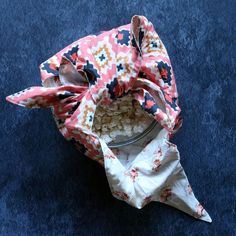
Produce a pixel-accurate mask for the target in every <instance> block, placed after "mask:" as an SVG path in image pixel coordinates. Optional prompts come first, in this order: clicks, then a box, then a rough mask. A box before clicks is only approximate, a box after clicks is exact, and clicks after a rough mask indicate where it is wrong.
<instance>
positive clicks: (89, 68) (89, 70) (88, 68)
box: [84, 61, 100, 85]
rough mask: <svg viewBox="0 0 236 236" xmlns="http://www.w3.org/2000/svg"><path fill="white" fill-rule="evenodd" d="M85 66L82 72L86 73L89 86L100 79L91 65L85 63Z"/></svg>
mask: <svg viewBox="0 0 236 236" xmlns="http://www.w3.org/2000/svg"><path fill="white" fill-rule="evenodd" d="M86 63H87V64H86V65H84V71H85V72H87V75H88V79H89V84H91V85H94V84H95V83H96V81H97V78H100V75H99V74H98V71H97V70H96V69H95V68H94V67H93V64H91V63H89V61H86Z"/></svg>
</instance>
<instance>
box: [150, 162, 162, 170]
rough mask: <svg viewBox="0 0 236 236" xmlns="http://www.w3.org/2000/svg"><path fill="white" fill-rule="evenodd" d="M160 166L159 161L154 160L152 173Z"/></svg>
mask: <svg viewBox="0 0 236 236" xmlns="http://www.w3.org/2000/svg"><path fill="white" fill-rule="evenodd" d="M160 166H161V161H160V160H159V159H156V160H154V162H153V167H152V170H153V171H158V169H159V167H160Z"/></svg>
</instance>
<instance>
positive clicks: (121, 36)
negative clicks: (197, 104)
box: [116, 30, 130, 46]
mask: <svg viewBox="0 0 236 236" xmlns="http://www.w3.org/2000/svg"><path fill="white" fill-rule="evenodd" d="M116 38H117V43H119V44H121V45H124V44H125V45H127V46H128V45H129V41H130V32H129V30H121V31H118V34H117V35H116Z"/></svg>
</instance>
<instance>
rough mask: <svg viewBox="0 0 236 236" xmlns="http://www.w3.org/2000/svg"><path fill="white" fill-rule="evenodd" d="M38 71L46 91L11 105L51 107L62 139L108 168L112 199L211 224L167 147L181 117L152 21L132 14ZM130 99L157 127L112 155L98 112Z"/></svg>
mask: <svg viewBox="0 0 236 236" xmlns="http://www.w3.org/2000/svg"><path fill="white" fill-rule="evenodd" d="M40 72H41V79H42V85H43V86H42V87H40V86H38V87H31V88H28V89H25V90H23V91H21V92H18V93H15V94H13V95H10V96H8V97H7V100H8V101H9V102H12V103H15V104H18V105H21V106H25V107H28V108H35V107H39V108H44V107H50V108H51V109H52V112H53V115H54V118H55V120H56V123H57V126H58V128H59V130H60V132H61V133H62V134H63V136H64V137H65V138H66V139H67V140H71V141H73V142H74V143H75V144H76V146H77V147H78V149H79V150H80V151H81V152H83V153H84V154H85V155H86V156H88V157H90V158H92V159H93V160H96V161H98V162H99V163H100V164H101V165H102V166H104V169H105V171H106V175H107V179H108V182H109V186H110V189H111V192H112V194H113V196H114V197H116V198H118V199H120V200H124V201H126V202H127V203H129V204H130V205H132V206H134V207H137V208H142V207H144V206H145V205H146V204H147V203H149V202H151V201H159V202H163V203H165V204H168V205H171V206H173V207H176V208H177V209H180V210H182V211H184V212H186V213H188V214H190V215H192V216H194V217H195V218H198V219H201V220H204V221H207V222H211V218H210V216H209V215H208V213H207V212H206V210H204V208H203V207H202V205H201V204H200V203H199V202H198V200H197V199H196V198H195V196H194V194H193V191H192V189H191V187H190V185H189V182H188V179H187V177H186V175H185V172H184V170H183V168H182V166H181V164H180V161H179V160H180V157H179V152H178V150H177V147H176V145H174V144H172V143H170V142H169V138H170V137H171V136H172V135H173V134H174V133H175V132H176V131H177V130H178V128H179V127H180V126H181V124H182V119H181V117H180V107H179V105H178V93H177V89H176V83H175V77H174V73H173V70H172V66H171V63H170V59H169V56H168V54H167V51H166V49H165V46H164V44H163V43H162V41H161V39H160V38H159V36H158V34H157V33H156V31H155V29H154V27H153V25H152V23H151V22H149V21H148V20H147V19H146V18H145V17H144V16H133V18H132V21H131V23H130V24H127V25H124V26H121V27H118V28H115V29H112V30H110V31H106V32H100V33H99V34H97V35H89V36H87V37H84V38H81V39H79V40H77V41H76V42H74V43H72V44H71V45H69V46H68V47H66V48H64V49H63V50H62V51H60V52H58V53H57V54H55V55H54V56H52V57H51V58H49V59H48V60H47V61H45V62H44V63H42V64H41V65H40ZM85 78H86V79H85ZM129 93H131V94H132V95H133V96H134V98H135V99H136V100H137V101H138V102H139V103H140V106H141V107H142V108H143V109H144V110H145V111H146V112H148V113H150V114H151V115H152V116H153V118H154V119H155V120H156V121H157V122H158V124H159V128H158V129H155V131H156V133H154V134H152V136H147V137H145V139H143V140H142V141H141V142H139V143H135V144H133V145H129V146H127V147H123V148H120V149H111V148H109V147H108V145H107V144H106V143H105V142H104V140H102V139H100V138H99V137H98V136H97V135H96V134H95V133H93V132H92V125H93V119H94V113H95V111H96V106H97V104H98V103H99V102H102V103H104V104H110V103H112V101H113V100H114V99H116V98H118V97H122V96H125V95H127V94H129Z"/></svg>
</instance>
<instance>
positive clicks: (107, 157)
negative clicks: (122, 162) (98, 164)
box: [104, 154, 115, 159]
mask: <svg viewBox="0 0 236 236" xmlns="http://www.w3.org/2000/svg"><path fill="white" fill-rule="evenodd" d="M104 158H106V159H115V156H114V155H113V154H105V155H104Z"/></svg>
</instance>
